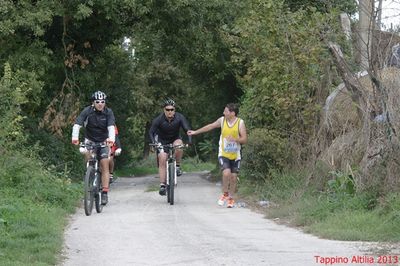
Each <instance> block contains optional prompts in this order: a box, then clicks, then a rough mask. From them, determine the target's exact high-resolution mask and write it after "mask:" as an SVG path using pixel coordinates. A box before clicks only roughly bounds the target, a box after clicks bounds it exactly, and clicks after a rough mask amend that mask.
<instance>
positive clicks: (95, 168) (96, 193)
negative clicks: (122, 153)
mask: <svg viewBox="0 0 400 266" xmlns="http://www.w3.org/2000/svg"><path fill="white" fill-rule="evenodd" d="M104 147H106V144H105V143H81V145H80V149H79V150H80V152H81V153H87V152H88V153H89V158H88V160H87V162H86V175H85V180H84V181H85V184H84V187H85V188H84V207H85V214H86V215H87V216H89V215H91V213H92V209H93V202H94V203H95V206H96V211H97V212H98V213H100V212H102V210H103V205H101V189H102V184H101V171H100V166H99V158H98V156H97V150H98V149H101V148H104Z"/></svg>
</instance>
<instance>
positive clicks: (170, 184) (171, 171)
mask: <svg viewBox="0 0 400 266" xmlns="http://www.w3.org/2000/svg"><path fill="white" fill-rule="evenodd" d="M150 146H152V147H155V148H156V149H158V150H159V151H160V150H164V151H165V152H166V153H167V154H168V158H167V162H166V185H167V201H168V203H169V204H171V205H174V202H175V198H174V197H175V187H176V186H177V185H178V176H177V174H176V159H175V151H176V150H177V149H183V148H186V147H188V145H187V144H179V145H174V144H173V143H170V144H165V145H159V144H152V143H151V144H150Z"/></svg>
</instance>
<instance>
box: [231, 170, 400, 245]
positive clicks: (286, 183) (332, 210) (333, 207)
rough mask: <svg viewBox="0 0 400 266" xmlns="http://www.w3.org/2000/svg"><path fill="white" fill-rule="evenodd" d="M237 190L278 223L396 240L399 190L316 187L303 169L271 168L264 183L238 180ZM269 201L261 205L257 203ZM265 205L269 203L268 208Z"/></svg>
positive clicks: (345, 236) (331, 234)
mask: <svg viewBox="0 0 400 266" xmlns="http://www.w3.org/2000/svg"><path fill="white" fill-rule="evenodd" d="M239 195H240V197H242V198H244V199H245V200H246V201H248V202H249V203H250V205H252V206H255V207H257V208H258V209H259V210H261V211H262V212H264V213H265V214H266V217H268V218H271V219H275V220H278V221H280V222H281V223H284V224H287V225H290V226H296V227H301V228H302V229H303V230H304V231H305V232H308V233H311V234H314V235H317V236H319V237H322V238H328V239H336V240H351V241H378V242H398V241H400V197H399V196H400V195H399V194H397V193H393V194H388V195H385V196H382V195H380V196H377V195H376V194H374V193H353V194H347V193H344V192H343V191H330V190H329V189H328V188H326V189H324V190H322V191H321V190H318V189H317V188H316V187H313V186H310V185H309V184H307V182H306V174H304V173H290V172H283V173H272V174H271V177H270V178H268V179H267V180H265V181H264V182H263V183H254V182H251V181H249V180H242V181H241V182H240V185H239ZM260 201H263V202H268V204H267V205H265V206H264V207H260V204H259V202H260ZM266 206H268V207H266Z"/></svg>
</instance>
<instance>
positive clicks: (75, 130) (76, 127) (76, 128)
mask: <svg viewBox="0 0 400 266" xmlns="http://www.w3.org/2000/svg"><path fill="white" fill-rule="evenodd" d="M80 129H81V126H80V125H78V124H74V126H73V127H72V140H77V139H79V130H80Z"/></svg>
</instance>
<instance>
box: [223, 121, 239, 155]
mask: <svg viewBox="0 0 400 266" xmlns="http://www.w3.org/2000/svg"><path fill="white" fill-rule="evenodd" d="M239 125H240V118H236V119H235V120H234V123H233V125H230V124H229V121H228V120H227V119H225V118H224V119H223V122H222V126H221V136H220V139H219V152H218V157H220V156H223V157H225V158H228V159H229V160H240V143H238V142H237V141H236V139H238V138H239Z"/></svg>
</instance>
